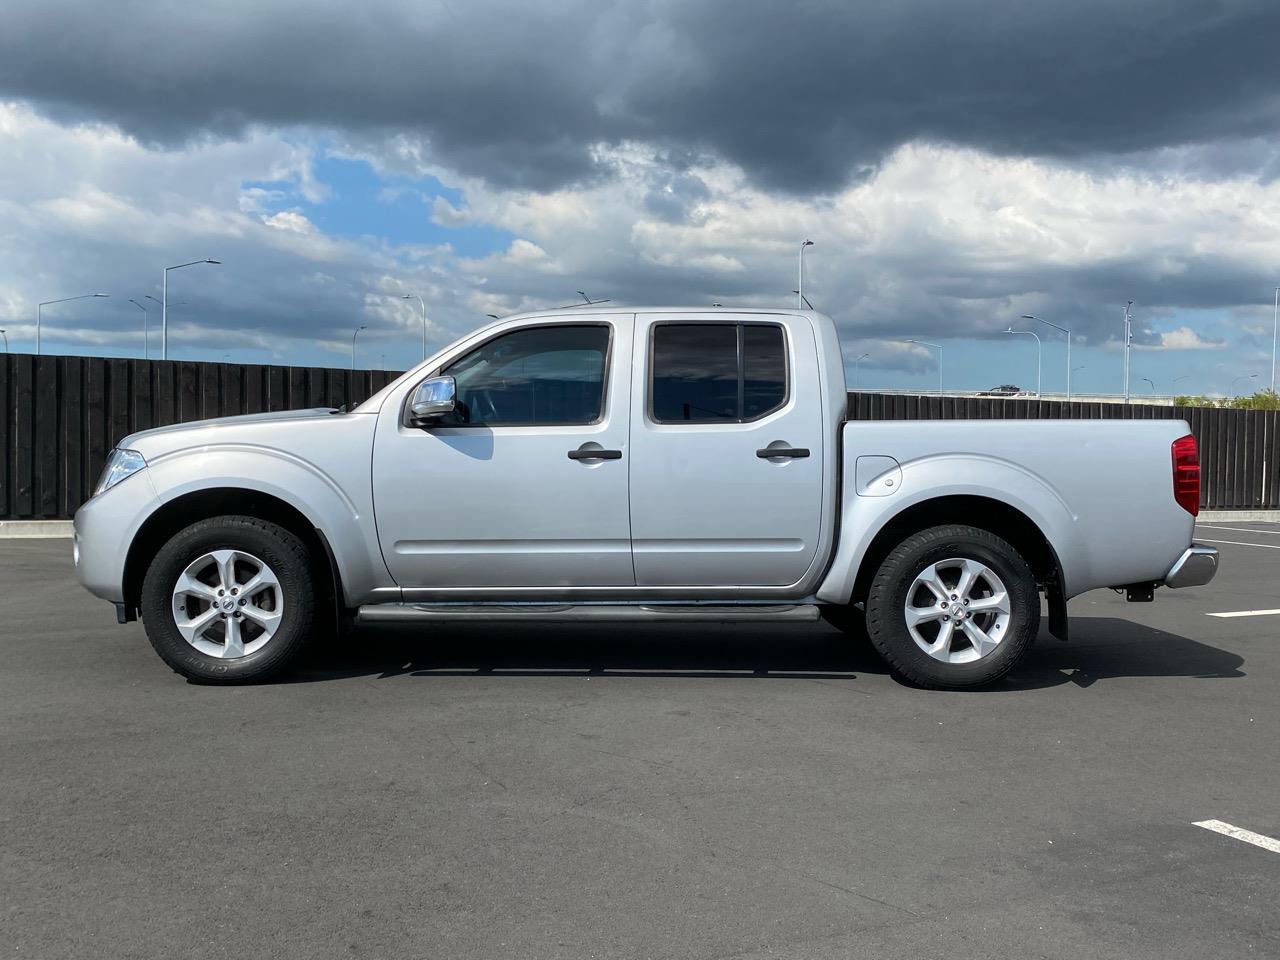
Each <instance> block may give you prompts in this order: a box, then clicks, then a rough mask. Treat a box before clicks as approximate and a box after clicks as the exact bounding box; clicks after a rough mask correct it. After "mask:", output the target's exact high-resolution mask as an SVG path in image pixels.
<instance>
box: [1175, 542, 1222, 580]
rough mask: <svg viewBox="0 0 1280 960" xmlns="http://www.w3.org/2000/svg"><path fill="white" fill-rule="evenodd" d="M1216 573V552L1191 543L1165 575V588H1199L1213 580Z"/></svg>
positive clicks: (1210, 548) (1214, 549)
mask: <svg viewBox="0 0 1280 960" xmlns="http://www.w3.org/2000/svg"><path fill="white" fill-rule="evenodd" d="M1217 572H1218V551H1217V548H1216V547H1206V546H1205V545H1204V544H1202V543H1193V544H1192V545H1191V546H1189V547H1187V549H1186V550H1184V551H1183V553H1182V556H1180V557H1179V558H1178V562H1177V563H1175V564H1174V565H1173V566H1172V567H1170V568H1169V572H1168V573H1167V574H1165V578H1164V585H1165V586H1166V587H1200V586H1203V585H1204V584H1206V583H1208V582H1209V581H1210V580H1212V579H1213V577H1214V575H1215V574H1216V573H1217Z"/></svg>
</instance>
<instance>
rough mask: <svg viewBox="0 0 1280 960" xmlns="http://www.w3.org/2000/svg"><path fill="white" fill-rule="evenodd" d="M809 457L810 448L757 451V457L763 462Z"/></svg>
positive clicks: (763, 448) (771, 448)
mask: <svg viewBox="0 0 1280 960" xmlns="http://www.w3.org/2000/svg"><path fill="white" fill-rule="evenodd" d="M808 455H809V448H808V447H761V448H760V449H759V450H757V451H756V456H757V457H759V458H760V459H761V460H772V459H773V458H774V457H795V458H797V459H798V458H800V457H807V456H808Z"/></svg>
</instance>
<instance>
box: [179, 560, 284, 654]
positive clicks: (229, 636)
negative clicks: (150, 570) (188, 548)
mask: <svg viewBox="0 0 1280 960" xmlns="http://www.w3.org/2000/svg"><path fill="white" fill-rule="evenodd" d="M283 612H284V590H283V589H282V588H281V586H280V580H279V578H278V577H277V576H276V574H275V571H273V570H272V569H271V568H270V567H269V566H267V564H266V563H264V562H263V561H262V560H260V559H259V558H258V557H255V556H254V555H253V554H250V553H245V552H244V551H242V550H212V551H210V552H209V553H206V554H203V555H201V556H199V557H197V558H196V559H195V560H193V561H191V563H189V564H188V565H187V568H186V569H185V570H184V571H183V572H182V573H181V574H180V575H179V577H178V579H177V582H176V583H175V584H174V586H173V623H174V626H176V627H177V628H178V633H179V634H181V635H182V639H184V640H186V641H187V643H189V644H191V646H192V647H194V648H195V649H196V650H198V651H199V652H200V653H203V654H204V655H205V656H209V657H217V658H218V659H220V660H231V659H235V658H237V657H247V656H248V655H249V654H251V653H254V652H256V651H258V650H261V649H262V648H263V647H264V646H266V645H267V643H269V642H270V640H271V638H272V637H273V636H275V634H276V631H277V630H279V628H280V620H281V616H282V614H283Z"/></svg>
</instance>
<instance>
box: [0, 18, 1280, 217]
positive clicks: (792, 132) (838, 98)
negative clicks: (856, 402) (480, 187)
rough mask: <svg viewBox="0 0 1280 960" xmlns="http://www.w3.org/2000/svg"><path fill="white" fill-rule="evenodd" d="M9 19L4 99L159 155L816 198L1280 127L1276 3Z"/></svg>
mask: <svg viewBox="0 0 1280 960" xmlns="http://www.w3.org/2000/svg"><path fill="white" fill-rule="evenodd" d="M2 17H3V30H0V95H3V96H11V97H18V98H23V99H27V100H30V101H32V102H34V103H36V104H38V105H39V106H40V107H41V109H42V110H44V111H45V112H47V113H50V114H52V115H54V116H59V117H62V118H77V119H94V120H102V121H106V122H110V123H113V124H118V125H119V126H121V127H122V128H124V129H125V130H127V131H129V132H131V133H134V134H136V135H138V136H139V137H142V138H144V139H147V140H150V141H156V142H162V143H177V142H182V141H186V140H189V139H192V138H199V137H205V136H213V137H224V136H235V135H238V134H239V133H241V132H242V131H243V130H245V129H246V128H247V127H249V126H252V125H254V124H262V125H266V126H273V127H279V126H284V127H287V126H292V125H307V126H318V127H323V128H333V129H337V130H342V131H346V132H355V133H378V134H386V133H388V132H396V133H403V134H407V135H409V136H413V137H421V138H423V139H424V140H426V141H428V142H429V155H430V156H431V157H432V158H433V159H437V160H439V161H441V162H444V163H446V164H448V165H450V166H453V167H456V168H458V169H461V170H464V171H466V172H469V173H472V174H475V175H478V176H482V177H485V178H487V179H489V180H490V181H492V182H494V183H498V184H502V185H513V184H519V185H524V186H528V187H532V188H535V189H546V188H550V187H554V186H557V185H561V184H565V183H570V182H574V181H580V180H583V179H588V178H591V177H593V176H596V175H600V174H602V173H603V171H599V170H597V169H596V168H595V167H594V165H593V161H592V157H591V155H590V153H589V151H588V149H587V147H588V145H589V144H591V143H592V142H601V141H602V142H612V143H616V142H621V141H624V140H640V141H645V142H648V143H651V144H654V145H657V146H659V147H662V148H664V149H669V150H672V151H677V152H678V151H691V152H697V151H711V152H714V153H716V154H719V155H721V156H723V157H725V158H727V159H729V160H731V161H734V162H736V163H738V164H740V165H741V166H742V167H743V168H744V169H745V170H746V171H747V172H748V174H749V175H750V176H751V177H752V178H753V179H754V180H755V181H756V182H758V183H761V184H763V185H766V186H770V187H774V188H779V189H784V190H789V191H795V192H801V193H813V192H822V191H827V190H831V189H834V188H836V187H838V186H840V185H841V184H842V183H845V182H847V181H848V180H849V178H850V177H855V176H857V175H858V174H859V173H860V172H862V171H866V170H868V169H871V168H873V167H874V165H875V164H876V163H878V162H879V160H880V159H881V158H882V157H883V156H884V154H885V152H886V151H889V150H891V149H893V148H894V147H895V146H897V145H898V144H901V143H903V142H907V141H910V140H916V139H933V140H939V141H946V142H951V143H958V144H965V145H973V146H976V147H981V148H983V149H986V150H989V151H993V152H996V153H1004V154H1013V155H1021V154H1026V155H1035V156H1051V157H1060V158H1066V159H1071V160H1078V159H1082V158H1097V157H1099V156H1107V155H1124V154H1130V155H1134V154H1138V155H1140V154H1142V153H1144V152H1150V151H1158V150H1161V149H1162V148H1169V147H1179V146H1182V145H1195V144H1203V143H1208V142H1211V141H1223V140H1228V141H1229V140H1234V139H1241V140H1245V139H1248V138H1263V139H1264V140H1265V139H1269V138H1271V137H1272V136H1273V134H1274V131H1275V130H1276V125H1277V120H1280V97H1278V96H1277V93H1278V92H1280V57H1276V56H1275V55H1274V53H1273V51H1272V50H1270V49H1269V46H1271V45H1272V44H1273V42H1274V40H1275V38H1276V37H1277V36H1278V35H1280V4H1277V3H1275V2H1274V0H1269V2H1268V0H1262V2H1247V0H1236V2H1233V0H1219V2H1208V0H1145V2H1129V3H1125V2H1115V0H1110V2H1097V0H1069V2H1034V3H1028V2H1026V0H985V2H969V3H962V2H955V0H903V2H898V3H891V4H888V3H882V2H820V0H810V2H797V3H772V2H744V0H714V2H712V0H709V2H702V3H686V2H675V0H671V2H663V0H651V2H642V0H621V2H615V3H609V2H603V0H597V2H589V3H588V2H557V3H546V4H530V3H526V2H521V3H511V4H508V5H495V4H491V3H485V2H475V0H473V2H463V0H451V2H448V3H446V2H443V0H442V2H440V3H439V4H434V5H433V4H423V3H418V2H412V3H410V2H405V3H400V4H397V3H391V2H366V3H350V2H346V3H333V2H330V3H315V2H312V3H306V4H301V3H291V2H288V3H286V2H269V3H268V2H254V3H245V2H219V3H214V4H202V5H191V4H181V5H179V4H172V3H147V2H129V3H89V2H84V0H80V2H75V0H21V2H18V3H16V4H15V3H13V2H11V3H9V4H7V5H6V7H5V10H4V12H3V14H2ZM1245 156H1248V153H1247V152H1246V154H1245ZM1201 159H1202V160H1203V162H1205V163H1209V164H1212V163H1213V155H1212V154H1206V155H1204V157H1202V158H1201ZM1224 160H1225V161H1227V162H1229V164H1231V165H1239V164H1240V163H1241V162H1242V160H1241V155H1239V154H1231V155H1230V156H1229V157H1224ZM1244 162H1247V161H1244ZM655 202H657V203H659V205H661V203H662V198H660V197H655ZM671 215H677V211H675V209H674V207H673V208H672V210H671Z"/></svg>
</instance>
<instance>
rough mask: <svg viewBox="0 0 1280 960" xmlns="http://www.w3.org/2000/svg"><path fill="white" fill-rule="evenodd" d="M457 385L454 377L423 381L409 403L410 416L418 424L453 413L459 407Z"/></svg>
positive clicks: (433, 378)
mask: <svg viewBox="0 0 1280 960" xmlns="http://www.w3.org/2000/svg"><path fill="white" fill-rule="evenodd" d="M457 402H458V401H457V385H456V384H455V383H454V382H453V377H432V378H431V379H430V380H423V381H422V382H421V383H420V384H418V387H417V389H416V390H414V391H413V399H412V400H411V401H409V415H410V416H411V417H412V418H413V419H414V420H415V421H417V422H422V421H427V420H435V419H437V418H438V417H443V416H445V415H446V414H449V413H453V411H454V408H455V407H456V406H457Z"/></svg>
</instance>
